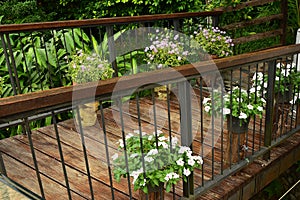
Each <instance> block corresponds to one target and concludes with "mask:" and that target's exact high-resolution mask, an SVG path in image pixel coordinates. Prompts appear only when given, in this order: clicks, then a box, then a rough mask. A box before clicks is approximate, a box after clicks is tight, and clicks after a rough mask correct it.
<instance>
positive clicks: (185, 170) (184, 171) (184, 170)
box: [183, 168, 191, 176]
mask: <svg viewBox="0 0 300 200" xmlns="http://www.w3.org/2000/svg"><path fill="white" fill-rule="evenodd" d="M183 174H184V175H185V176H189V175H190V174H191V171H190V169H185V168H184V169H183Z"/></svg>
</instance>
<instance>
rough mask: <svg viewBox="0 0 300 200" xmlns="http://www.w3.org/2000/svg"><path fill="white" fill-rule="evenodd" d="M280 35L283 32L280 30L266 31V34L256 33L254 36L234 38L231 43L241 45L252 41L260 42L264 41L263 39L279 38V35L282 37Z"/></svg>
mask: <svg viewBox="0 0 300 200" xmlns="http://www.w3.org/2000/svg"><path fill="white" fill-rule="evenodd" d="M282 33H283V32H282V30H281V29H277V30H272V31H267V32H263V33H256V34H254V35H249V36H244V37H239V38H235V39H233V43H234V44H241V43H246V42H251V41H254V40H261V39H265V38H269V37H275V36H280V35H282Z"/></svg>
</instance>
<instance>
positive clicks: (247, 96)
mask: <svg viewBox="0 0 300 200" xmlns="http://www.w3.org/2000/svg"><path fill="white" fill-rule="evenodd" d="M260 94H261V93H260V92H259V91H257V89H256V88H251V89H250V90H249V91H246V90H244V89H242V88H239V87H234V88H233V90H232V91H229V92H228V93H224V94H221V93H220V92H214V93H212V95H211V96H212V97H207V98H204V99H203V101H202V103H203V106H204V111H205V112H207V113H209V114H211V115H220V116H221V117H222V115H224V116H225V117H226V118H227V130H228V134H226V136H227V145H226V149H225V156H224V162H225V167H227V166H228V165H229V163H235V162H237V161H238V160H239V159H240V158H241V157H240V156H239V154H240V149H241V147H243V145H244V140H245V137H246V133H247V132H248V125H249V121H250V118H251V117H255V116H256V115H258V116H259V117H260V118H262V114H263V106H264V105H265V103H266V101H265V99H264V98H263V96H262V95H260ZM225 130H226V129H225Z"/></svg>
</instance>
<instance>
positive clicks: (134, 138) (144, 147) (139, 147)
mask: <svg viewBox="0 0 300 200" xmlns="http://www.w3.org/2000/svg"><path fill="white" fill-rule="evenodd" d="M125 146H126V151H125V150H124V149H125ZM119 149H120V150H123V151H124V152H123V154H122V155H119V154H117V153H116V154H114V155H113V156H112V159H113V165H114V170H113V172H114V178H115V179H116V180H117V181H118V182H119V181H120V179H121V177H124V178H125V177H127V176H128V174H129V176H131V177H132V178H133V179H132V184H133V185H134V190H137V189H141V190H143V192H145V193H148V186H152V187H154V186H159V185H160V184H164V183H166V191H167V192H169V191H170V189H171V186H172V184H176V183H177V182H178V181H179V180H181V179H182V178H183V180H184V181H187V177H188V176H189V175H190V174H191V172H192V171H193V170H194V168H200V167H201V165H202V164H203V160H202V158H201V157H200V156H194V155H192V151H191V149H190V148H189V147H186V146H179V145H178V139H177V138H176V137H171V138H170V137H165V135H164V134H163V133H162V132H161V131H158V132H157V133H155V132H154V133H153V134H152V135H149V134H146V133H144V132H143V133H142V134H140V133H139V131H134V133H128V134H127V135H126V138H125V143H124V142H123V140H122V139H120V141H119ZM127 168H128V170H127Z"/></svg>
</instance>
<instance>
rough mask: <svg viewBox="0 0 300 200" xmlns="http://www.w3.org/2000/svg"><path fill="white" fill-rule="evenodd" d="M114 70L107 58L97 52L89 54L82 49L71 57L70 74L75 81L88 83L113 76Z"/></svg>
mask: <svg viewBox="0 0 300 200" xmlns="http://www.w3.org/2000/svg"><path fill="white" fill-rule="evenodd" d="M113 73H114V70H113V69H112V68H111V65H110V63H108V61H107V60H103V59H101V58H100V56H98V55H97V54H96V53H93V54H91V55H90V54H87V53H84V52H83V51H82V50H80V51H78V52H77V53H76V54H74V55H73V56H72V57H71V62H70V63H69V74H70V75H71V78H72V81H73V82H75V83H87V82H93V81H98V80H104V79H108V78H111V77H112V75H113Z"/></svg>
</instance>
